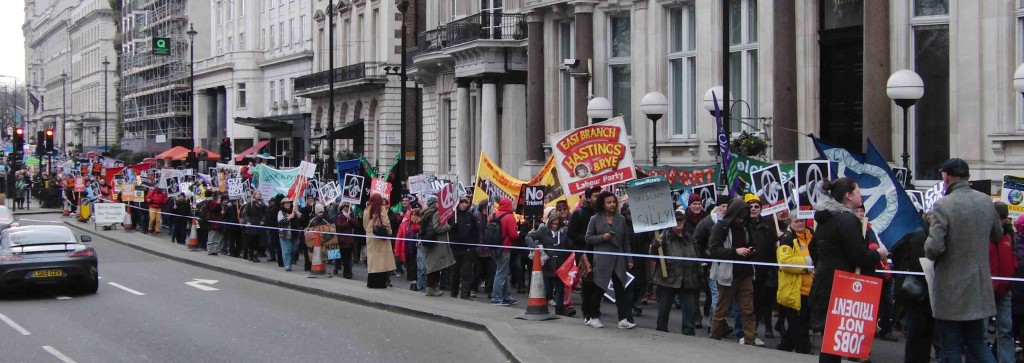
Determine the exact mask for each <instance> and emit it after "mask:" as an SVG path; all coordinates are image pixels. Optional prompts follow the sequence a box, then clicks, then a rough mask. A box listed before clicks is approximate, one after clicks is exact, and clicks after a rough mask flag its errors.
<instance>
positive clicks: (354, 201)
mask: <svg viewBox="0 0 1024 363" xmlns="http://www.w3.org/2000/svg"><path fill="white" fill-rule="evenodd" d="M343 180H344V183H345V187H344V188H342V190H341V202H342V203H348V204H350V205H353V206H358V205H359V204H360V203H362V201H363V181H364V180H365V179H364V178H363V176H362V175H355V174H345V179H343Z"/></svg>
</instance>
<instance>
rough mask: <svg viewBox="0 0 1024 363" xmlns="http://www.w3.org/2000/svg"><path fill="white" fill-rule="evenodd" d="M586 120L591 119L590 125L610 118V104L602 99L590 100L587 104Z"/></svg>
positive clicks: (605, 99)
mask: <svg viewBox="0 0 1024 363" xmlns="http://www.w3.org/2000/svg"><path fill="white" fill-rule="evenodd" d="M587 118H589V119H591V122H590V123H595V122H601V121H604V120H607V119H610V118H612V103H611V102H608V99H607V98H604V97H594V98H591V99H590V102H588V103H587Z"/></svg>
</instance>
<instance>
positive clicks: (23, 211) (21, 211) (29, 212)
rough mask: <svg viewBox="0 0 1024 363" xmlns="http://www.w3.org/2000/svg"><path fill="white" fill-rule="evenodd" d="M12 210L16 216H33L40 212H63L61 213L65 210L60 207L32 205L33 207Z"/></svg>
mask: <svg viewBox="0 0 1024 363" xmlns="http://www.w3.org/2000/svg"><path fill="white" fill-rule="evenodd" d="M12 212H13V213H14V215H16V216H32V215H38V214H61V213H63V212H64V210H63V209H60V208H40V207H32V209H18V210H13V209H12Z"/></svg>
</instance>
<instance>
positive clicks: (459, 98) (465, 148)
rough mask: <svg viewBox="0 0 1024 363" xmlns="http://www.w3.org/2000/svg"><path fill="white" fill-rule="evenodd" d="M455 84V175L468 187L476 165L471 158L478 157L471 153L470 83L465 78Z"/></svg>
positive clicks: (475, 153)
mask: <svg viewBox="0 0 1024 363" xmlns="http://www.w3.org/2000/svg"><path fill="white" fill-rule="evenodd" d="M455 83H456V85H457V86H458V87H457V88H456V89H455V102H458V103H457V104H456V109H457V110H458V113H459V114H458V116H457V119H456V120H455V122H456V125H457V126H456V127H455V131H456V132H457V133H458V134H457V136H456V138H455V142H456V144H455V165H456V173H457V174H459V181H461V182H463V183H466V185H469V184H468V183H470V180H469V177H470V176H472V175H473V173H474V172H476V170H473V166H474V165H476V162H474V160H473V158H474V157H476V156H477V155H478V153H477V152H473V127H472V120H473V119H472V118H471V116H470V114H469V110H470V109H472V106H470V104H469V102H470V98H469V84H470V83H472V81H471V80H469V79H466V78H459V79H457V80H456V81H455Z"/></svg>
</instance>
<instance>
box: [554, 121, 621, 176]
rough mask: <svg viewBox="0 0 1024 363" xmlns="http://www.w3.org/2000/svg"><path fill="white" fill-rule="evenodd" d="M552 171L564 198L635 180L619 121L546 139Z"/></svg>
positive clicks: (561, 133) (598, 124) (600, 123)
mask: <svg viewBox="0 0 1024 363" xmlns="http://www.w3.org/2000/svg"><path fill="white" fill-rule="evenodd" d="M548 143H550V144H551V153H552V156H553V157H554V158H555V160H558V163H557V164H556V169H557V170H558V178H559V180H561V182H562V188H563V189H564V190H565V191H566V193H567V194H571V195H578V194H581V193H583V192H584V191H586V190H587V188H590V187H594V186H599V187H603V186H606V185H613V184H617V183H623V182H626V181H629V180H633V179H635V178H636V171H635V169H634V166H635V165H634V164H633V153H632V152H631V151H630V149H629V133H628V132H627V130H626V123H625V121H623V119H622V117H616V118H613V119H610V120H608V121H604V122H599V123H595V124H592V125H589V126H584V127H581V128H577V129H573V130H569V131H565V132H560V133H556V134H551V135H548Z"/></svg>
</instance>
